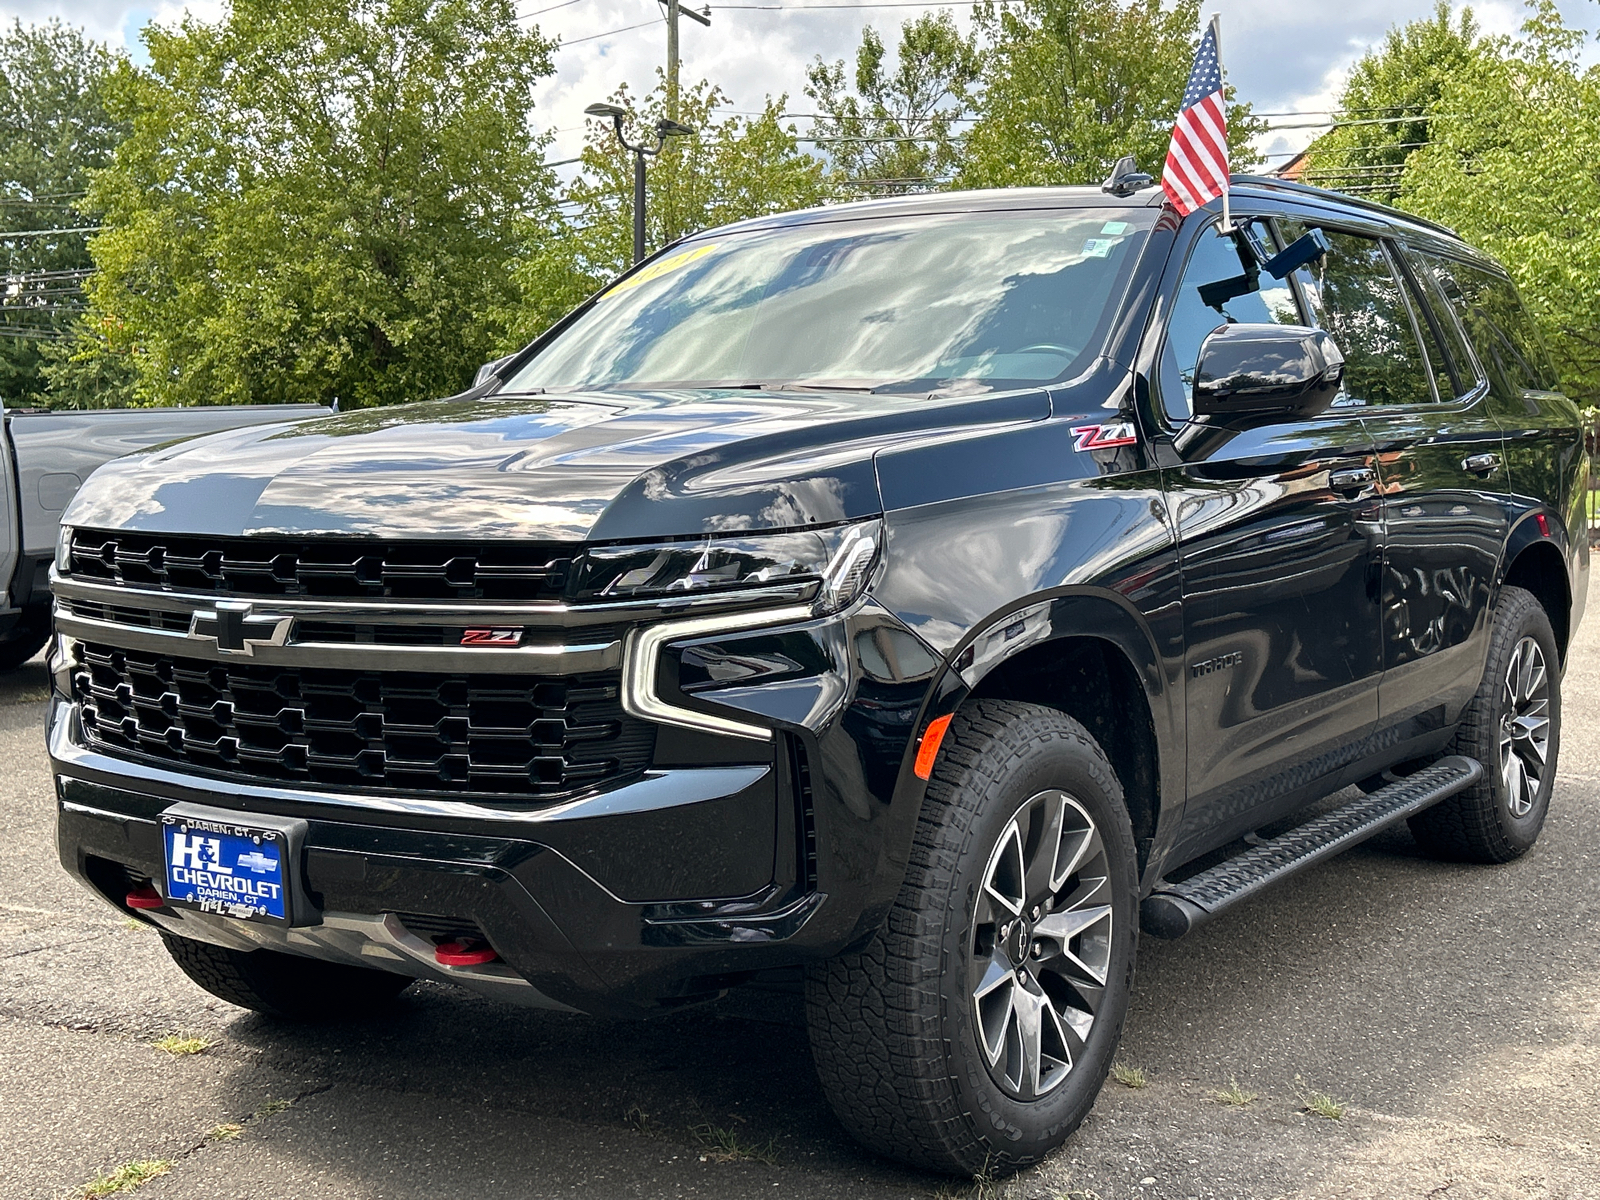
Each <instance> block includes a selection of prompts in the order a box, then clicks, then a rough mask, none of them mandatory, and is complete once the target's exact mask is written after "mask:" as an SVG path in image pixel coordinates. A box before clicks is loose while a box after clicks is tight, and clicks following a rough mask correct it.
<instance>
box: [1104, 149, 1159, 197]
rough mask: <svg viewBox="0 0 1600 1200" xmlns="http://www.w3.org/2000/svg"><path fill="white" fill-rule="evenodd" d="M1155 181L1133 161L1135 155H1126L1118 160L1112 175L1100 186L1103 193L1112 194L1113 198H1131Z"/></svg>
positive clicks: (1112, 169)
mask: <svg viewBox="0 0 1600 1200" xmlns="http://www.w3.org/2000/svg"><path fill="white" fill-rule="evenodd" d="M1154 182H1155V180H1154V179H1153V178H1151V177H1150V176H1149V175H1146V174H1145V173H1144V172H1143V171H1141V170H1139V166H1138V164H1137V163H1135V162H1134V161H1133V155H1131V154H1124V155H1123V156H1122V157H1121V158H1119V159H1117V165H1116V166H1114V167H1112V168H1111V174H1110V175H1109V176H1108V177H1107V178H1106V181H1105V182H1104V183H1102V184H1101V185H1100V190H1101V191H1102V192H1110V193H1111V194H1112V195H1113V196H1131V195H1133V194H1134V193H1135V192H1137V191H1138V190H1139V189H1140V188H1147V187H1149V186H1150V185H1151V184H1153V183H1154Z"/></svg>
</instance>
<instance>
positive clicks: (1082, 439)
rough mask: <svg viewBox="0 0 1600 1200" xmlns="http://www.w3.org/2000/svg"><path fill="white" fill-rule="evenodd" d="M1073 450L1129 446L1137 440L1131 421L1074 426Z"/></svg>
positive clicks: (1137, 436)
mask: <svg viewBox="0 0 1600 1200" xmlns="http://www.w3.org/2000/svg"><path fill="white" fill-rule="evenodd" d="M1072 433H1073V436H1074V437H1075V438H1076V439H1077V440H1076V441H1074V442H1073V443H1072V448H1073V449H1074V450H1100V449H1103V448H1105V447H1107V446H1131V445H1133V444H1134V443H1135V442H1137V441H1138V440H1139V435H1138V434H1137V433H1135V432H1134V428H1133V422H1132V421H1113V422H1111V424H1109V425H1074V426H1073V427H1072Z"/></svg>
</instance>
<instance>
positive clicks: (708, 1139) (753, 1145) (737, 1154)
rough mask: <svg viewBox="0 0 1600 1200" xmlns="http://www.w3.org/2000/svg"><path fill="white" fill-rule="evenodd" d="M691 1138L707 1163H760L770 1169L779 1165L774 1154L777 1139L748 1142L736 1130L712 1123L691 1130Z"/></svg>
mask: <svg viewBox="0 0 1600 1200" xmlns="http://www.w3.org/2000/svg"><path fill="white" fill-rule="evenodd" d="M689 1136H690V1137H692V1138H694V1140H695V1144H696V1145H698V1146H699V1147H700V1150H701V1155H700V1156H701V1157H702V1158H704V1159H705V1160H706V1161H707V1162H719V1163H731V1162H759V1163H766V1164H767V1166H769V1167H775V1166H777V1165H778V1158H777V1155H776V1154H775V1153H774V1152H773V1151H774V1150H775V1149H776V1146H777V1140H778V1139H777V1138H768V1139H767V1140H766V1141H765V1142H747V1141H745V1140H744V1139H742V1138H741V1137H740V1136H739V1134H738V1132H737V1131H736V1130H732V1129H723V1128H722V1127H721V1126H720V1125H712V1124H710V1123H707V1124H704V1125H696V1126H695V1127H694V1128H693V1129H691V1130H689Z"/></svg>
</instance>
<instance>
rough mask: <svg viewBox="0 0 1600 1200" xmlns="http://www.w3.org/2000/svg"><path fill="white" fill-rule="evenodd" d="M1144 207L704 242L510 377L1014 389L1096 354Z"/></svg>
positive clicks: (527, 383) (537, 384)
mask: <svg viewBox="0 0 1600 1200" xmlns="http://www.w3.org/2000/svg"><path fill="white" fill-rule="evenodd" d="M1151 219H1152V214H1150V213H1149V212H1148V211H1147V210H1143V209H1133V210H1130V209H1053V210H1046V211H1038V210H1035V211H1031V212H999V213H951V214H948V215H938V216H921V217H898V218H893V219H885V220H873V221H837V222H816V223H812V224H807V225H801V226H790V227H787V228H780V229H772V230H765V231H758V232H750V233H728V234H708V235H707V236H706V237H704V238H702V239H697V240H695V241H692V242H688V243H686V244H684V245H682V246H680V247H678V248H677V249H675V250H673V251H672V252H670V253H669V254H666V255H664V256H662V257H661V258H658V259H656V260H655V261H654V262H651V263H649V264H647V265H646V266H645V267H644V268H642V269H641V270H639V271H638V272H636V273H634V274H633V275H631V276H629V277H628V278H626V279H623V280H621V281H620V282H619V283H617V284H616V285H615V286H613V287H612V288H610V289H609V290H608V291H606V292H605V293H604V294H603V295H602V296H601V297H600V298H599V300H597V301H596V302H595V304H594V305H593V307H591V308H590V309H589V310H588V311H587V312H585V313H584V314H583V315H582V316H580V317H579V318H578V319H577V320H576V321H575V322H573V324H572V325H571V326H570V327H568V328H567V329H565V330H563V331H562V332H561V333H560V334H559V335H557V337H556V338H555V339H554V340H553V341H552V342H551V343H550V344H549V345H548V346H546V347H545V348H544V349H543V350H542V351H541V352H540V353H539V354H538V356H537V357H535V358H534V359H533V360H532V361H531V362H529V363H528V364H527V365H526V366H525V367H523V369H522V370H521V371H519V372H518V373H517V374H516V375H515V376H514V377H513V378H512V379H511V380H510V382H509V383H508V384H507V385H506V390H508V391H527V390H532V389H540V388H542V389H544V390H546V391H564V390H568V389H575V388H616V389H642V388H661V387H697V388H698V387H707V388H709V387H745V388H754V387H785V386H802V387H804V386H808V385H809V386H813V387H824V386H840V387H851V388H862V389H873V390H880V391H895V390H908V391H909V390H930V389H933V390H936V389H940V388H949V387H961V386H970V387H982V388H1001V387H1019V386H1027V385H1029V384H1039V383H1046V382H1048V381H1050V380H1053V379H1062V378H1065V377H1067V376H1068V375H1070V374H1073V373H1075V368H1077V367H1078V366H1079V360H1080V359H1081V360H1083V364H1082V365H1087V362H1088V359H1089V358H1090V357H1093V355H1094V354H1095V353H1097V352H1098V350H1099V347H1100V344H1101V342H1102V341H1103V339H1104V336H1105V332H1104V330H1105V326H1106V325H1107V324H1108V323H1109V321H1110V318H1111V316H1112V315H1113V312H1114V309H1115V307H1116V303H1117V301H1118V300H1120V299H1121V296H1122V284H1123V281H1124V280H1125V279H1126V277H1127V270H1126V268H1127V267H1128V266H1129V265H1131V263H1130V256H1131V255H1134V254H1136V253H1137V251H1138V248H1139V247H1140V246H1141V245H1142V244H1143V242H1144V239H1145V235H1146V231H1147V230H1148V228H1149V224H1150V221H1151Z"/></svg>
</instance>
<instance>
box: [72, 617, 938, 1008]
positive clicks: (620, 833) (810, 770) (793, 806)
mask: <svg viewBox="0 0 1600 1200" xmlns="http://www.w3.org/2000/svg"><path fill="white" fill-rule="evenodd" d="M771 616H778V614H768V618H771ZM715 624H717V627H715V629H714V627H699V626H694V627H683V626H680V627H678V630H680V634H682V635H683V637H682V640H674V642H672V643H670V645H669V646H664V648H662V653H661V658H659V670H658V674H656V675H654V677H651V678H646V680H642V682H638V683H637V685H634V686H637V690H638V691H642V693H650V694H651V696H654V698H662V696H666V698H670V704H658V706H656V707H659V709H661V714H659V715H658V714H654V712H650V714H648V715H653V717H656V718H658V720H659V722H661V725H659V726H658V738H656V746H654V754H653V758H651V763H653V765H651V766H650V768H648V770H646V771H645V773H643V776H642V778H632V781H629V782H619V784H613V786H608V787H602V789H597V790H592V792H589V794H579V795H578V798H570V800H562V802H557V803H542V805H541V803H530V802H526V800H517V798H506V800H504V802H499V800H494V798H493V797H483V795H477V797H472V798H456V797H454V795H451V794H450V792H440V794H434V795H419V794H402V792H387V794H384V792H373V790H354V789H339V787H333V786H317V789H306V787H301V786H298V784H283V782H277V781H259V779H250V778H240V776H237V774H234V776H221V774H211V773H206V771H203V770H190V768H189V766H187V765H186V763H182V762H160V760H150V758H146V757H138V755H125V754H123V752H120V750H117V749H115V747H106V749H101V747H99V746H98V744H96V742H91V741H90V739H88V738H86V734H85V730H83V722H82V720H80V714H82V709H80V704H78V701H75V699H72V696H70V694H69V693H70V685H69V683H67V682H66V677H67V674H69V672H64V670H61V669H59V664H58V670H56V686H58V693H56V699H54V702H53V706H51V715H50V733H48V741H50V755H51V765H53V771H54V778H56V792H58V806H59V826H58V846H59V854H61V862H62V866H64V867H66V869H67V870H69V872H70V874H74V875H75V877H78V878H80V880H82V882H85V883H86V885H88V886H90V888H91V890H94V891H96V893H98V894H101V896H102V898H104V899H107V901H109V902H110V904H115V906H118V907H122V909H125V910H128V909H126V906H125V898H126V893H128V886H130V883H142V882H146V880H162V878H163V862H162V838H160V829H158V819H160V813H162V811H163V810H165V808H168V806H170V805H173V803H178V802H189V803H197V805H203V806H208V808H216V810H229V811H230V813H237V814H240V816H245V818H248V816H250V814H269V816H283V818H299V819H304V821H306V822H307V834H306V838H304V853H302V862H301V864H299V866H301V880H299V886H301V888H302V891H304V896H306V899H307V909H309V912H310V914H312V917H310V923H304V925H301V926H299V928H288V930H285V928H274V926H264V925H250V923H242V922H237V920H232V918H227V917H214V915H202V914H195V912H190V910H179V909H176V907H165V909H154V910H144V912H142V914H139V915H146V917H147V918H149V920H152V922H155V923H158V925H162V926H163V928H166V930H168V931H171V933H174V934H179V936H189V938H197V939H203V941H213V942H219V944H224V946H234V947H235V949H248V947H253V946H266V947H269V949H278V950H285V952H291V954H304V955H309V957H317V958H330V960H336V962H357V963H362V965H366V966H378V968H384V970H394V971H398V973H405V974H413V976H432V978H448V979H453V981H458V982H462V984H469V986H472V987H477V989H478V990H483V992H486V994H494V995H501V997H504V998H509V1000H515V1002H522V1003H533V1005H554V1006H562V1008H573V1010H579V1011H589V1013H610V1014H640V1013H650V1011H661V1010H662V1008H664V1006H674V1005H678V1003H683V1002H688V1000H696V998H704V997H709V995H715V994H717V992H720V990H723V989H726V987H728V986H731V984H734V982H739V981H741V979H744V978H747V976H749V974H752V973H755V971H762V970H768V968H776V966H789V965H795V963H803V962H806V960H813V958H826V957H830V955H835V954H838V952H840V950H843V949H845V947H848V946H851V944H859V942H861V941H862V939H864V938H866V936H870V933H872V931H874V930H875V928H877V926H878V923H880V922H882V918H883V915H885V914H886V912H888V907H890V906H891V902H893V899H894V896H896V894H898V891H899V885H901V880H902V877H904V867H906V861H907V856H909V848H910V835H912V829H914V826H915V816H917V811H918V810H920V803H922V789H923V784H922V781H920V779H917V778H915V776H914V773H912V771H910V747H912V741H914V733H915V730H917V728H918V722H920V720H922V715H920V714H922V710H923V707H925V702H926V701H928V699H930V688H931V685H933V682H934V678H936V677H938V674H939V661H938V658H936V656H934V654H933V653H931V651H930V650H926V646H925V645H923V643H922V642H920V640H918V638H915V635H914V634H910V632H909V630H907V629H906V626H904V624H901V622H899V621H898V619H894V618H893V616H891V614H888V613H886V611H885V610H883V608H880V606H878V605H875V603H874V602H872V600H870V598H869V600H866V602H861V603H858V605H856V606H853V608H851V610H850V611H846V613H843V614H840V616H835V618H826V619H813V621H802V622H797V624H782V626H768V624H766V622H760V627H746V626H750V624H755V622H741V621H720V622H715ZM646 712H648V706H646ZM734 726H744V728H752V726H758V730H760V731H763V734H766V733H768V731H770V734H768V736H763V738H760V739H752V738H730V736H722V733H723V731H725V730H728V728H734ZM446 928H448V930H475V931H477V933H478V934H482V938H483V939H486V941H488V942H490V946H491V947H493V949H494V950H496V952H498V954H499V958H501V962H499V963H496V965H493V968H456V966H448V968H446V966H440V965H438V963H437V962H430V952H432V947H434V942H432V941H429V938H427V936H426V934H427V933H429V931H434V933H435V934H437V931H440V930H446ZM434 941H438V938H437V936H435V939H434Z"/></svg>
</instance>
